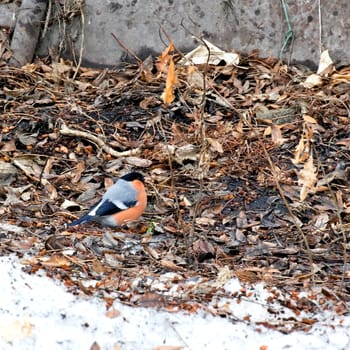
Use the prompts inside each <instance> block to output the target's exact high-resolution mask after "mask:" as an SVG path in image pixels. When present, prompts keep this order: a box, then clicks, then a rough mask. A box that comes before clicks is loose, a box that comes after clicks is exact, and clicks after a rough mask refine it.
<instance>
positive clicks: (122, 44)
mask: <svg viewBox="0 0 350 350" xmlns="http://www.w3.org/2000/svg"><path fill="white" fill-rule="evenodd" d="M111 35H112V37H113V38H114V40H115V41H116V42H117V43H118V44H119V46H120V47H121V48H122V49H123V50H124V51H125V52H126V53H128V54H129V55H130V56H132V57H134V59H135V61H136V62H137V63H138V64H139V65H141V64H142V60H140V59H139V58H138V57H137V56H136V54H135V53H134V52H132V51H131V50H130V49H128V48H127V47H126V46H125V45H124V43H123V42H122V41H121V40H120V39H119V38H117V36H116V35H115V34H114V33H111Z"/></svg>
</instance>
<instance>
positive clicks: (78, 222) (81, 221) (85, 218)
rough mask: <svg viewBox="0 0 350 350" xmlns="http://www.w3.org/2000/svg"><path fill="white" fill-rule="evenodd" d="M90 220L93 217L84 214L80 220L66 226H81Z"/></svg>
mask: <svg viewBox="0 0 350 350" xmlns="http://www.w3.org/2000/svg"><path fill="white" fill-rule="evenodd" d="M92 218H93V216H91V215H89V214H85V215H83V216H82V217H81V218H80V219H77V220H74V221H72V222H70V223H69V224H67V226H68V227H71V226H76V225H80V224H83V223H85V222H87V221H90V220H91V219H92Z"/></svg>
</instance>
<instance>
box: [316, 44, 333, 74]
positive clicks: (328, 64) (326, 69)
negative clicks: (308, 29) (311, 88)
mask: <svg viewBox="0 0 350 350" xmlns="http://www.w3.org/2000/svg"><path fill="white" fill-rule="evenodd" d="M333 71H334V64H333V61H332V59H331V58H330V56H329V51H328V50H325V51H323V52H322V53H321V57H320V63H319V65H318V69H317V74H319V75H322V76H328V75H329V73H331V72H333Z"/></svg>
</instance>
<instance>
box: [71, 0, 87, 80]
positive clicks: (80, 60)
mask: <svg viewBox="0 0 350 350" xmlns="http://www.w3.org/2000/svg"><path fill="white" fill-rule="evenodd" d="M82 6H83V5H82V4H80V8H79V9H80V18H81V43H80V53H79V61H78V65H77V66H76V68H75V73H74V75H73V80H75V78H76V77H77V74H78V71H79V69H80V66H81V62H82V59H83V52H84V45H85V16H84V11H83V7H82Z"/></svg>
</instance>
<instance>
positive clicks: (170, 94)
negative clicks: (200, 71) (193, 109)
mask: <svg viewBox="0 0 350 350" xmlns="http://www.w3.org/2000/svg"><path fill="white" fill-rule="evenodd" d="M176 84H177V77H176V72H175V64H174V61H173V59H172V58H171V59H170V63H169V68H168V74H167V77H166V82H165V90H164V92H163V93H162V99H163V102H164V103H165V104H169V103H171V102H173V101H174V99H175V95H174V88H175V85H176Z"/></svg>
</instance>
